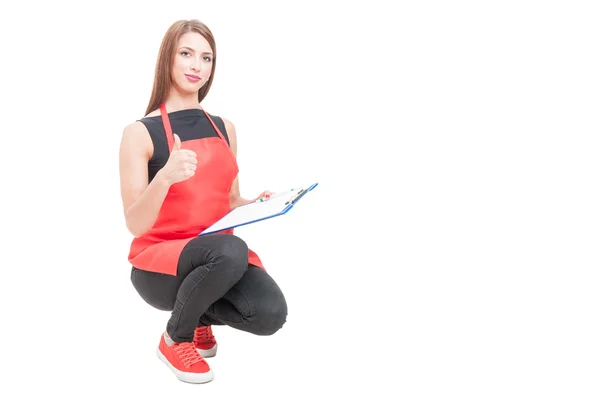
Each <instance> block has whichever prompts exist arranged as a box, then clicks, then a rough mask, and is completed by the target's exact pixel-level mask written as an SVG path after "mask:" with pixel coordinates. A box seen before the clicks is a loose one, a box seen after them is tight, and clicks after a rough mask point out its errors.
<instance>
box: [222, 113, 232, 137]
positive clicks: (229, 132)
mask: <svg viewBox="0 0 600 398" xmlns="http://www.w3.org/2000/svg"><path fill="white" fill-rule="evenodd" d="M221 120H223V125H225V130H227V135H228V136H229V138H230V139H232V140H235V137H236V133H235V125H234V124H233V123H232V122H231V120H229V119H227V118H225V117H221Z"/></svg>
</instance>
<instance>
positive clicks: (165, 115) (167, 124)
mask: <svg viewBox="0 0 600 398" xmlns="http://www.w3.org/2000/svg"><path fill="white" fill-rule="evenodd" d="M200 109H202V112H204V114H205V115H206V117H207V118H208V120H209V121H210V124H212V126H213V128H214V129H215V130H216V131H217V134H219V137H221V139H222V140H223V141H225V137H223V134H221V131H220V130H219V128H218V127H217V125H216V124H215V122H213V120H212V119H211V117H210V116H208V113H207V112H206V111H205V110H204V108H202V107H200ZM160 116H161V118H162V122H163V126H164V127H165V133H166V134H167V145H168V146H169V153H171V150H172V149H173V145H174V143H175V139H174V138H173V130H171V122H170V121H169V115H168V113H167V107H166V106H165V104H164V103H162V104H161V105H160ZM180 138H181V137H180Z"/></svg>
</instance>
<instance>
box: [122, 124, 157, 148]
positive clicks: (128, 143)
mask: <svg viewBox="0 0 600 398" xmlns="http://www.w3.org/2000/svg"><path fill="white" fill-rule="evenodd" d="M121 147H122V148H123V149H126V148H139V149H141V150H143V151H144V152H146V153H148V154H150V153H151V152H152V148H153V144H152V138H151V137H150V133H149V132H148V128H147V127H146V125H145V124H144V123H142V122H141V121H136V122H134V123H130V124H128V125H126V126H125V127H124V128H123V135H122V138H121Z"/></svg>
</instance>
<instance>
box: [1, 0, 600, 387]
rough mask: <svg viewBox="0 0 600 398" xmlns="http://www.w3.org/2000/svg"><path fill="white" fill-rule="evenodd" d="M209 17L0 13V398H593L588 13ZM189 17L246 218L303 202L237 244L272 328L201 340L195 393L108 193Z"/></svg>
mask: <svg viewBox="0 0 600 398" xmlns="http://www.w3.org/2000/svg"><path fill="white" fill-rule="evenodd" d="M130 4H131V5H130ZM215 4H216V2H214V1H211V2H208V1H206V2H203V1H187V2H183V1H179V2H176V1H172V2H156V3H152V2H143V3H140V4H138V5H135V6H134V5H133V3H129V2H125V1H123V2H115V3H112V4H111V3H107V2H97V3H94V4H88V3H86V2H82V3H73V4H67V3H64V2H47V3H42V2H38V3H36V2H28V3H20V5H19V6H16V5H14V4H12V5H11V4H8V5H7V4H6V3H3V5H2V10H1V13H0V14H1V15H2V16H1V19H2V20H1V21H0V22H1V23H0V29H2V32H0V33H1V40H2V43H1V44H2V52H1V54H2V62H1V68H2V73H1V79H2V81H1V84H2V86H1V92H2V95H1V101H2V104H1V105H2V111H3V112H2V127H1V134H2V135H1V136H2V149H3V150H2V156H1V159H0V161H1V162H2V170H3V173H2V176H3V178H2V186H3V188H2V189H1V190H2V194H1V200H2V206H1V211H2V218H1V220H2V231H3V236H4V237H3V238H2V242H3V243H2V250H1V252H0V253H1V254H0V255H1V256H2V257H1V260H0V265H1V266H2V269H3V271H2V274H1V275H2V278H1V280H2V289H1V293H0V294H1V295H2V301H1V303H2V318H1V319H2V327H1V330H2V354H1V355H0V358H1V359H0V361H1V363H2V365H3V376H2V383H1V387H0V389H3V390H4V389H6V390H7V391H9V389H10V391H12V392H10V393H8V392H4V391H3V392H2V393H1V394H0V395H2V396H25V395H29V394H31V393H37V394H39V395H40V396H41V395H43V396H48V394H52V395H54V394H59V395H61V396H63V395H67V396H106V395H107V394H111V395H116V394H119V395H131V394H135V396H140V397H141V396H143V397H165V396H207V397H208V396H210V397H220V396H228V397H229V396H238V397H285V396H306V395H307V394H311V395H313V396H327V395H333V394H336V395H347V394H350V393H354V392H356V393H358V394H361V395H362V394H370V395H371V396H395V397H449V396H452V397H454V396H456V397H550V396H552V397H598V396H599V394H600V382H599V379H598V375H599V372H600V359H599V358H600V343H599V341H600V340H599V339H598V336H599V335H600V323H599V321H598V314H599V302H600V301H599V298H600V297H599V296H600V292H599V289H598V285H599V277H600V271H599V270H598V266H599V264H600V262H599V261H598V239H599V238H600V236H599V235H600V234H599V228H598V225H599V223H598V222H599V221H600V220H599V216H600V214H599V211H598V203H599V199H600V197H599V196H600V195H599V194H600V190H599V188H598V170H599V166H600V164H599V159H598V150H599V148H598V140H597V137H598V133H599V129H598V127H599V126H598V124H599V123H598V120H599V118H598V109H599V106H600V94H599V93H600V78H599V76H600V74H599V73H598V71H599V70H600V57H599V55H598V54H599V52H598V48H600V47H599V44H600V43H599V41H600V39H599V38H600V28H599V25H598V20H599V17H600V15H599V13H598V11H596V10H595V9H594V8H593V7H592V4H593V2H591V1H590V2H578V1H568V2H567V1H563V2H559V1H544V2H542V1H538V2H534V1H503V2H494V3H492V2H481V1H458V2H443V1H437V2H434V1H419V2H394V6H393V7H392V4H393V2H383V1H368V2H361V3H356V2H349V1H344V2H342V1H340V2H332V1H329V2H326V1H324V2H318V3H317V2H307V1H303V2H272V3H267V2H258V1H252V2H245V3H242V2H239V3H233V2H219V5H218V6H217V5H215ZM317 4H318V5H317ZM9 7H18V8H10V9H9ZM190 18H198V19H200V20H201V21H203V22H205V23H206V24H208V26H209V27H210V28H211V29H212V31H213V33H214V35H215V38H216V42H217V49H218V58H219V59H218V65H217V71H216V75H215V80H214V84H213V86H212V89H211V91H210V93H209V96H208V97H207V98H206V100H205V101H204V102H203V105H204V107H205V109H207V110H208V111H209V112H211V113H213V114H216V115H219V116H223V117H226V118H228V119H230V120H231V121H232V122H233V123H234V124H235V125H236V128H237V131H238V140H239V158H238V161H239V165H240V169H241V171H240V182H241V189H242V194H243V195H244V196H246V197H253V196H255V195H257V194H258V193H260V192H261V191H262V190H264V189H270V190H275V191H276V190H279V189H285V188H289V187H290V186H295V185H298V184H304V183H310V182H313V181H318V182H319V186H318V187H317V188H316V189H315V190H314V191H313V192H312V193H311V194H310V195H308V196H307V197H306V198H304V199H303V200H302V202H301V203H299V206H298V207H296V208H295V209H294V210H293V211H292V212H290V213H289V214H288V215H286V216H284V217H280V218H279V219H273V220H271V221H269V222H264V223H260V224H255V225H253V226H247V227H244V228H240V229H238V230H237V234H238V235H239V236H241V237H243V238H244V239H246V240H247V242H248V244H249V245H250V246H251V247H252V248H253V249H255V250H256V251H257V252H258V253H259V254H260V255H261V257H262V259H263V261H264V262H265V265H266V267H267V268H268V270H269V272H270V273H271V275H272V276H273V277H274V278H275V279H276V280H277V282H278V283H279V285H280V286H281V288H282V289H283V291H284V292H285V294H286V298H287V302H288V307H289V316H288V321H287V323H286V325H285V326H284V328H283V329H282V330H281V331H280V332H278V333H277V334H275V335H273V336H271V337H259V336H253V335H249V334H245V333H243V332H239V331H236V330H233V329H229V328H226V327H219V328H215V333H216V337H217V339H218V341H219V344H220V347H219V353H218V355H217V357H216V358H213V359H210V362H209V363H210V365H211V366H212V368H213V370H214V372H215V375H216V377H215V380H214V381H213V382H211V383H209V384H206V385H189V384H185V383H181V382H179V381H178V380H177V379H176V378H175V376H174V375H173V374H172V373H171V372H170V371H169V370H168V368H167V367H166V366H165V365H164V364H162V363H161V362H160V361H159V360H158V359H157V358H156V355H155V347H156V345H157V344H158V341H159V337H160V334H161V332H162V331H163V330H164V327H165V325H166V322H167V320H168V315H169V314H168V313H166V312H159V311H157V310H154V309H153V308H151V307H149V306H148V305H146V304H145V303H144V302H143V301H142V300H141V298H140V297H139V296H138V295H137V293H136V292H135V290H134V288H133V286H132V285H131V283H130V281H129V272H130V265H129V263H128V262H127V254H128V250H129V244H130V241H131V235H130V234H129V233H128V231H127V229H126V227H125V223H124V218H123V211H122V205H121V198H120V191H119V173H118V150H119V142H120V138H121V133H122V130H123V128H124V127H125V126H126V125H127V124H129V123H132V122H134V121H135V120H138V119H139V118H141V117H143V114H144V110H145V109H146V106H147V103H148V100H149V96H150V93H151V88H152V79H153V73H154V66H155V61H156V56H157V54H158V48H159V45H160V42H161V40H162V37H163V34H164V33H165V31H166V30H167V28H168V27H169V25H170V24H171V23H173V22H174V21H176V20H178V19H190Z"/></svg>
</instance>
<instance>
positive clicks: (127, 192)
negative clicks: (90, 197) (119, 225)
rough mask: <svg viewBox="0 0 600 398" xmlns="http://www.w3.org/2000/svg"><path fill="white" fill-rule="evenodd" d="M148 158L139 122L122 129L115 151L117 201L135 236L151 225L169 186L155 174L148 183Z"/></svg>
mask: <svg viewBox="0 0 600 398" xmlns="http://www.w3.org/2000/svg"><path fill="white" fill-rule="evenodd" d="M151 156H152V140H151V139H150V136H149V134H148V131H147V130H146V126H144V125H143V124H142V123H140V122H136V123H133V124H131V125H129V126H127V127H125V129H124V130H123V136H122V139H121V147H120V151H119V173H120V178H121V199H122V201H123V210H124V214H125V222H126V225H127V229H128V230H129V232H131V233H132V234H133V235H134V236H135V237H139V236H141V235H143V234H144V233H145V232H146V231H147V230H148V229H150V228H151V227H152V225H154V222H155V221H156V218H157V217H158V212H159V210H160V208H161V206H162V204H163V201H164V199H165V197H166V196H167V192H168V191H169V187H170V184H169V183H168V181H167V179H166V178H164V177H163V174H162V173H161V172H160V171H159V172H158V173H157V174H156V176H155V177H154V178H153V179H152V182H151V183H150V184H148V160H149V159H150V157H151Z"/></svg>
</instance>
